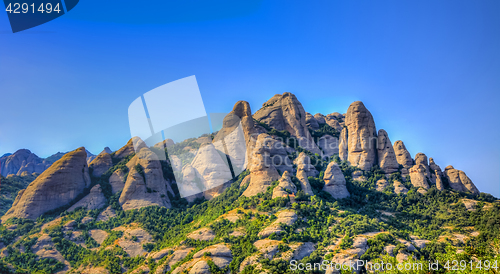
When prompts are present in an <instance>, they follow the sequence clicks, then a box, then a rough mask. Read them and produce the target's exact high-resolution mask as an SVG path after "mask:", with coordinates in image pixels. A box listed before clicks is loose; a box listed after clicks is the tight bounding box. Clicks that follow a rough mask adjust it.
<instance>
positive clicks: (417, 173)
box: [410, 164, 429, 189]
mask: <svg viewBox="0 0 500 274" xmlns="http://www.w3.org/2000/svg"><path fill="white" fill-rule="evenodd" d="M426 174H427V170H426V169H425V167H424V166H423V165H421V164H420V165H414V166H413V167H412V168H410V180H411V184H412V185H413V186H414V187H422V188H424V189H429V183H428V182H427V179H428V178H427V176H426Z"/></svg>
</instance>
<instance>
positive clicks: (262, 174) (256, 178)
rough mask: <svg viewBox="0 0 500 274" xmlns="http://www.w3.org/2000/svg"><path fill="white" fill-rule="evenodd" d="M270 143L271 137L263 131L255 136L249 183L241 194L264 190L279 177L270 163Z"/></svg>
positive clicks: (253, 193)
mask: <svg viewBox="0 0 500 274" xmlns="http://www.w3.org/2000/svg"><path fill="white" fill-rule="evenodd" d="M272 143H273V140H272V138H271V137H270V136H269V135H267V134H265V133H263V134H260V135H259V136H258V137H257V141H256V144H255V148H254V150H253V151H252V154H251V156H252V157H251V158H250V162H249V170H250V184H249V185H248V187H247V189H246V190H245V192H243V195H245V196H247V197H250V196H254V195H257V194H258V193H263V192H266V190H267V188H268V187H269V186H271V184H272V182H273V181H276V180H278V179H279V178H280V176H279V174H278V172H277V171H276V168H275V167H274V165H272V164H271V157H270V153H269V152H270V145H271V144H272Z"/></svg>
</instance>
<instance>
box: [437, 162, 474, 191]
mask: <svg viewBox="0 0 500 274" xmlns="http://www.w3.org/2000/svg"><path fill="white" fill-rule="evenodd" d="M444 174H445V176H446V178H447V179H448V183H449V185H450V187H451V188H452V189H454V190H456V191H468V192H471V193H473V194H479V190H478V189H477V188H476V186H475V185H474V183H472V181H471V180H470V179H469V177H467V175H466V174H465V172H463V171H461V170H457V169H455V168H454V167H453V166H447V167H446V168H445V169H444Z"/></svg>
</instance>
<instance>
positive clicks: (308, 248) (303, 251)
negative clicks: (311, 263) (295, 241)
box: [292, 242, 315, 261]
mask: <svg viewBox="0 0 500 274" xmlns="http://www.w3.org/2000/svg"><path fill="white" fill-rule="evenodd" d="M314 250H315V245H314V243H311V242H305V243H302V244H301V245H300V246H299V247H298V248H297V249H296V250H295V251H294V252H293V257H292V259H293V260H297V261H300V260H302V259H304V258H305V257H307V256H309V255H311V253H313V252H314Z"/></svg>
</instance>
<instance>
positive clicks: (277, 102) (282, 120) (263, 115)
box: [253, 92, 320, 153]
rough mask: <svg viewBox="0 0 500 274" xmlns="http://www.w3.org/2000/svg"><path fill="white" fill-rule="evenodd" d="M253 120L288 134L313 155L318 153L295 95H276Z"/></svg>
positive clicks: (287, 93) (302, 109) (286, 93)
mask: <svg viewBox="0 0 500 274" xmlns="http://www.w3.org/2000/svg"><path fill="white" fill-rule="evenodd" d="M253 118H255V119H256V120H257V121H259V122H262V123H265V124H267V125H268V126H269V127H270V128H274V129H276V130H278V131H282V130H286V131H288V132H290V134H291V135H292V136H294V137H296V138H297V140H298V141H299V145H300V146H301V147H302V148H304V149H307V150H309V151H311V152H313V153H320V150H319V148H318V147H317V146H316V144H315V143H314V140H313V138H312V136H311V134H310V133H309V130H308V128H307V125H306V112H305V111H304V108H303V107H302V104H301V103H300V102H299V100H297V97H295V95H293V94H291V93H289V92H285V93H283V95H280V94H276V95H275V96H273V97H272V98H271V99H269V100H268V101H267V102H265V103H264V104H263V105H262V108H261V109H259V110H258V111H257V112H256V113H255V114H254V115H253Z"/></svg>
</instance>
